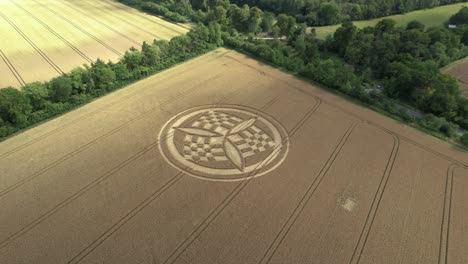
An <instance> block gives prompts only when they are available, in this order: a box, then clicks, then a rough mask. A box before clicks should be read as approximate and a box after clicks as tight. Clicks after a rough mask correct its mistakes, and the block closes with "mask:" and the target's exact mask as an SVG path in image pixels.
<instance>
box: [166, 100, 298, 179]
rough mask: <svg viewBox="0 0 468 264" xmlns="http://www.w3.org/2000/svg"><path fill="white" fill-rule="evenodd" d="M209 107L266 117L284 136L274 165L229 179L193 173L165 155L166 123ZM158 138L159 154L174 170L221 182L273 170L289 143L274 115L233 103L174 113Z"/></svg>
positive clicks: (284, 153)
mask: <svg viewBox="0 0 468 264" xmlns="http://www.w3.org/2000/svg"><path fill="white" fill-rule="evenodd" d="M210 108H226V109H231V110H241V111H245V112H248V113H251V114H256V115H258V116H260V117H262V118H264V119H266V120H267V121H268V122H270V123H272V125H273V126H274V127H275V128H276V129H277V130H278V132H279V133H280V134H281V135H282V136H283V137H284V138H283V141H282V142H281V143H282V145H283V146H282V148H281V149H280V150H279V151H278V154H276V155H275V157H274V159H273V161H272V162H274V160H275V159H278V155H279V154H280V153H281V152H283V154H282V156H281V157H280V158H279V160H277V161H276V163H275V164H274V165H272V166H271V167H270V168H268V169H266V170H264V171H261V170H262V168H263V167H261V168H260V169H256V170H255V169H254V170H253V171H252V172H254V173H253V175H250V174H248V176H247V177H239V178H230V179H223V178H218V177H210V176H206V175H198V174H195V173H193V172H191V169H190V168H188V169H187V167H185V168H182V167H181V166H179V165H177V164H175V162H174V161H172V160H171V159H170V158H168V157H167V155H166V152H165V150H163V148H162V144H165V141H166V140H167V139H168V137H167V135H166V136H165V137H164V138H163V135H162V133H163V132H164V131H166V130H167V128H168V125H169V124H171V123H173V122H174V120H177V119H178V118H180V117H181V116H184V115H186V114H188V113H191V112H194V111H198V110H203V109H206V110H209V109H210ZM158 140H159V144H158V148H159V152H160V153H161V155H162V156H163V158H164V160H165V161H166V162H167V163H168V164H169V165H171V166H172V167H173V168H175V169H176V170H179V171H182V172H184V173H185V174H187V175H189V176H191V177H195V178H198V179H202V180H208V181H221V182H237V181H245V180H249V179H252V178H257V177H260V176H263V175H265V174H267V173H269V172H271V171H273V170H275V169H276V168H277V167H279V166H280V165H281V164H282V163H283V162H284V160H285V159H286V157H287V155H288V153H289V145H290V140H289V135H288V132H287V131H286V129H285V128H284V127H283V126H282V125H281V123H280V122H279V121H278V120H276V119H275V118H274V117H272V116H270V115H269V114H266V113H264V112H262V111H259V110H257V109H254V108H250V107H246V106H242V105H233V104H220V105H218V104H212V105H201V106H196V107H192V108H189V109H187V110H184V111H182V112H180V113H178V114H176V115H175V116H173V117H172V118H170V119H169V120H168V121H167V122H166V123H165V124H164V125H163V126H162V127H161V129H160V131H159V134H158ZM258 171H261V172H260V173H256V172H258ZM241 175H242V174H239V176H241Z"/></svg>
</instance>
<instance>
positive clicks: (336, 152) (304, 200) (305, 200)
mask: <svg viewBox="0 0 468 264" xmlns="http://www.w3.org/2000/svg"><path fill="white" fill-rule="evenodd" d="M356 126H357V122H353V123H352V124H351V126H350V127H349V128H348V129H347V130H346V132H345V133H344V135H343V136H342V137H341V139H340V140H339V141H338V144H337V145H336V147H335V149H334V150H333V152H332V153H331V155H330V156H329V157H328V160H327V161H326V162H325V164H324V165H323V167H322V168H321V169H320V172H319V173H318V175H317V177H315V179H314V180H313V181H312V183H311V184H310V185H309V188H308V189H307V191H306V192H305V193H304V195H303V196H302V199H301V201H300V202H299V203H298V205H297V206H296V208H295V209H294V210H293V212H292V214H291V215H290V216H289V218H288V220H287V221H286V222H285V223H284V225H283V227H282V228H281V229H280V231H279V232H278V234H277V235H276V237H275V239H274V240H273V241H272V242H271V243H270V246H269V247H268V249H267V250H266V251H265V254H264V255H263V257H262V258H261V259H260V261H259V262H258V263H269V262H270V260H271V258H272V257H273V256H274V254H275V253H276V251H277V249H278V248H279V246H280V245H281V243H282V242H283V240H284V238H285V237H286V236H287V235H288V233H289V231H290V230H291V228H292V227H293V226H294V224H295V222H296V220H297V219H298V217H299V216H300V215H301V213H302V211H303V210H304V208H305V207H306V205H307V204H308V202H309V200H310V198H311V197H312V196H313V195H314V193H315V191H316V190H317V189H318V187H319V186H320V184H321V183H322V180H323V179H324V178H325V176H326V175H327V173H328V171H329V169H330V168H331V167H332V165H333V164H334V162H335V160H336V158H337V157H338V155H339V154H340V153H341V150H342V149H343V147H344V146H345V145H346V142H347V141H348V139H349V137H350V136H351V134H352V132H353V130H354V128H355V127H356Z"/></svg>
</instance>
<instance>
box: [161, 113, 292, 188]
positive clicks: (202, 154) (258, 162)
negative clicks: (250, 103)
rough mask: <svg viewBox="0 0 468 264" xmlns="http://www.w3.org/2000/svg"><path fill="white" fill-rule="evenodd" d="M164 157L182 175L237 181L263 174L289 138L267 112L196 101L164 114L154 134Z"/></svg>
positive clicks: (286, 146)
mask: <svg viewBox="0 0 468 264" xmlns="http://www.w3.org/2000/svg"><path fill="white" fill-rule="evenodd" d="M159 142H160V143H159V149H160V151H161V153H162V155H163V157H164V158H165V159H166V161H167V162H168V163H169V164H171V165H172V166H173V167H175V168H177V169H178V170H181V171H183V172H185V173H186V174H188V175H191V176H194V177H197V178H201V179H207V180H217V181H240V180H247V179H251V178H253V177H259V176H261V175H264V174H266V173H268V172H270V171H272V170H274V169H275V168H277V167H278V166H279V165H280V164H281V163H282V162H283V161H284V159H285V158H286V155H287V153H288V150H289V137H288V134H287V132H286V130H285V129H284V128H283V126H282V125H281V124H280V123H279V122H278V121H276V120H275V119H274V118H272V117H271V116H269V115H267V114H265V113H263V112H260V111H258V110H255V109H251V108H247V107H243V106H234V105H226V106H200V107H196V108H192V109H189V110H186V111H184V112H182V113H179V114H178V115H176V116H174V117H173V118H172V119H170V120H169V121H168V122H167V123H166V124H165V125H164V126H163V128H162V129H161V132H160V133H159Z"/></svg>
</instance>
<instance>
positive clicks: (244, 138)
mask: <svg viewBox="0 0 468 264" xmlns="http://www.w3.org/2000/svg"><path fill="white" fill-rule="evenodd" d="M229 138H230V139H231V140H232V141H233V142H234V144H236V146H237V147H238V148H239V150H240V151H241V152H242V156H243V157H244V158H247V157H250V156H253V155H255V154H257V153H261V152H264V151H266V150H267V149H269V148H272V147H274V146H275V142H274V141H273V139H272V138H271V137H270V136H269V135H267V134H266V133H265V132H264V131H262V130H261V129H260V128H258V127H257V126H255V125H253V126H251V127H249V128H248V129H246V130H244V131H242V132H240V133H238V134H236V135H232V136H229Z"/></svg>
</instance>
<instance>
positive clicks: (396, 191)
mask: <svg viewBox="0 0 468 264" xmlns="http://www.w3.org/2000/svg"><path fill="white" fill-rule="evenodd" d="M200 106H203V107H204V108H203V109H205V108H206V109H207V111H208V110H209V109H215V108H216V107H224V108H225V109H233V110H232V111H233V113H234V114H232V115H237V117H241V114H239V113H240V112H239V111H241V110H239V109H251V113H252V116H256V117H254V118H253V119H252V120H253V121H252V122H255V123H254V125H256V126H258V127H259V128H260V129H263V131H264V132H265V133H263V135H264V134H267V135H270V136H271V138H273V136H272V135H273V134H274V133H273V132H274V131H273V130H275V129H278V130H281V129H283V128H284V130H285V131H286V132H287V134H285V135H283V136H282V139H281V140H280V141H281V142H279V141H278V140H274V143H275V144H274V145H272V146H273V147H270V148H269V147H268V146H267V147H266V148H265V150H263V149H262V150H261V151H263V152H261V151H260V152H257V153H255V154H254V155H253V156H251V157H247V158H245V159H243V160H244V162H245V163H246V165H245V166H246V168H245V171H247V169H248V165H249V164H250V163H252V162H253V163H255V162H256V160H255V159H254V158H255V157H256V156H258V155H260V156H261V155H262V153H269V152H268V151H271V153H274V151H276V150H277V149H278V150H280V152H278V153H280V154H278V155H277V156H274V155H272V156H271V157H273V158H272V159H271V163H268V165H264V164H267V162H263V163H262V162H260V163H258V164H257V165H258V167H256V169H254V170H253V172H252V173H248V174H247V173H241V172H240V171H242V170H243V169H238V170H239V173H238V174H232V175H231V174H230V175H228V174H227V171H228V170H227V169H225V171H226V174H222V173H221V174H219V175H214V174H210V173H209V170H205V169H204V168H205V167H209V166H211V165H212V164H216V166H217V167H216V166H214V165H213V166H214V167H213V168H216V169H224V168H225V167H226V168H227V167H233V166H232V164H230V163H229V162H227V161H225V160H223V161H222V162H214V161H212V160H211V161H208V162H205V163H203V161H202V160H196V161H194V162H193V166H186V167H184V166H180V165H179V163H178V162H177V160H175V158H174V157H175V156H171V154H170V152H169V151H166V150H165V148H163V147H162V146H166V145H167V144H169V142H170V141H171V140H173V141H175V144H176V145H175V148H182V147H183V146H182V144H183V143H182V142H180V141H181V140H182V139H181V138H183V137H181V136H180V135H179V136H178V135H176V133H179V134H184V133H185V132H186V131H188V130H177V129H180V128H181V127H182V125H184V126H187V124H193V126H194V127H196V124H197V122H192V121H193V120H192V121H190V122H188V123H187V124H185V123H181V124H182V125H177V126H176V125H174V127H175V128H176V131H175V132H173V134H165V132H164V131H166V130H164V129H163V127H164V128H167V127H168V126H169V127H171V125H172V124H173V123H171V122H173V121H171V120H175V121H177V120H181V119H180V118H183V117H185V116H186V115H185V113H186V112H184V111H186V110H187V109H192V108H194V109H199V107H200ZM191 111H192V110H189V111H188V113H190V112H191ZM236 111H238V112H237V113H238V114H236ZM179 113H182V114H179ZM217 114H219V113H217ZM198 117H199V118H201V119H203V118H204V117H205V116H204V114H203V115H201V117H200V115H199V116H198ZM198 117H197V118H198ZM262 118H263V119H262ZM246 119H247V118H244V120H246ZM197 120H198V119H197ZM262 120H263V121H262ZM236 122H237V121H236ZM238 122H239V123H238V124H237V125H235V126H234V127H235V128H237V127H239V126H241V125H239V124H245V123H243V121H238ZM262 122H263V124H262ZM269 122H270V123H271V124H273V126H272V127H273V128H272V129H271V131H273V132H271V131H269V130H268V127H267V126H266V125H265V124H268V123H269ZM234 123H235V122H234ZM262 125H263V126H262ZM192 128H193V127H192ZM182 129H186V127H184V128H182ZM249 129H250V131H252V128H249ZM233 130H234V129H233V128H232V129H231V130H229V131H233ZM160 131H163V132H162V133H161V135H160ZM191 131H192V132H193V131H195V130H191ZM210 131H211V134H215V132H213V131H214V130H210ZM210 131H209V129H208V130H207V129H205V130H203V129H198V130H197V132H196V133H202V132H203V133H208V134H209V133H210ZM216 131H217V132H219V131H218V130H216ZM192 132H187V133H189V134H190V133H192ZM193 133H195V132H193ZM219 133H221V132H219ZM229 133H230V132H229ZM229 133H228V134H226V135H225V140H226V138H229V137H230V136H229ZM211 134H210V135H211ZM260 134H262V133H260ZM260 134H259V135H260ZM218 136H219V135H216V136H215V137H218ZM257 136H258V135H257ZM190 137H191V136H190ZM190 137H189V138H190ZM223 137H224V136H223ZM232 138H234V136H232ZM260 141H261V140H260ZM223 142H225V141H223ZM265 142H266V141H265ZM269 142H271V141H269ZM257 143H258V141H257ZM280 143H281V144H280ZM287 147H288V148H287ZM225 149H226V148H225ZM184 151H185V150H184ZM204 151H205V150H203V149H198V150H197V151H196V152H197V153H193V152H192V153H191V154H190V155H194V156H197V155H201V156H203V155H204V154H203V155H202V154H200V153H203V152H204ZM168 153H169V154H168ZM180 153H182V152H180ZM183 153H185V152H183ZM246 153H247V152H242V151H241V156H242V155H246ZM226 154H227V153H226ZM190 155H187V156H184V157H185V158H189V156H190ZM232 155H233V154H231V156H230V155H227V157H228V160H229V159H230V160H231V161H232V163H233V164H236V162H235V161H236V158H235V155H234V156H232ZM190 157H191V156H190ZM222 157H223V158H224V156H222ZM268 157H270V156H268ZM282 157H284V159H283V160H282V159H281V158H282ZM198 158H199V157H198ZM268 161H270V160H268ZM184 162H185V161H184ZM249 162H250V163H249ZM189 164H190V161H189ZM200 164H202V165H203V166H205V167H203V166H202V168H201V169H199V170H197V169H196V166H195V165H200ZM275 164H277V165H278V166H277V167H274V166H273V165H275ZM466 164H468V155H466V154H465V153H462V152H460V151H458V150H455V149H453V148H452V147H450V146H449V145H446V144H445V143H442V142H440V141H437V140H435V139H433V138H431V137H428V136H425V135H422V134H420V133H417V132H416V131H414V130H412V129H410V128H406V127H403V126H401V125H398V124H396V123H394V122H393V121H391V120H388V119H386V118H384V117H382V116H380V115H378V114H376V113H373V112H371V111H369V110H366V109H364V108H361V107H358V106H356V105H353V104H351V103H349V102H346V101H344V100H343V99H340V98H337V97H336V96H334V95H332V94H329V93H327V92H326V91H323V90H320V89H318V88H315V87H313V86H311V85H308V84H306V83H304V82H302V81H300V80H297V79H294V78H292V77H291V76H289V75H287V74H284V73H281V72H279V71H278V70H275V69H272V68H270V67H268V66H265V65H262V64H261V63H259V62H257V61H255V60H252V59H249V58H247V57H245V56H243V55H240V54H238V53H235V52H233V51H227V50H224V49H219V50H217V51H215V52H212V53H209V54H207V55H205V56H202V57H200V58H197V59H195V60H192V61H190V62H188V63H185V64H183V65H180V66H177V67H175V68H173V69H170V70H167V71H165V72H162V73H160V74H158V75H156V76H153V77H150V78H148V79H145V80H143V81H141V82H138V83H135V84H133V85H131V86H129V87H127V88H125V89H122V90H119V91H117V92H115V93H113V94H110V95H108V96H106V97H104V98H100V99H98V100H96V101H94V102H92V103H90V104H88V105H86V106H84V107H82V108H80V109H78V110H76V111H73V112H71V113H68V114H66V115H64V116H61V117H59V118H57V119H54V120H52V121H50V122H48V123H45V124H43V125H40V126H38V127H36V128H33V129H31V130H28V131H26V132H24V133H22V134H20V135H18V136H15V137H13V138H11V139H9V140H7V141H4V142H2V143H0V167H1V168H2V172H1V173H2V174H1V175H0V176H1V177H0V178H1V179H2V181H0V208H1V210H2V211H1V214H0V223H2V225H1V227H0V263H2V264H3V263H8V264H9V263H12V264H13V263H47V264H52V263H125V264H129V263H203V264H206V263H333V264H335V263H336V264H340V263H366V264H375V263H379V264H381V263H382V264H385V263H389V264H390V263H408V264H414V263H420V264H428V263H434V264H436V263H437V264H439V263H451V264H452V263H453V264H455V263H457V264H458V263H467V262H468V252H467V250H466V248H467V246H468V233H467V232H466V229H467V228H466V226H467V225H468V214H467V213H468V211H467V206H466V205H465V204H466V203H465V201H466V199H467V198H468V197H467V195H466V192H465V191H464V190H465V189H466V188H465V187H466V186H468V185H467V183H468V181H467V177H468V175H467V174H468V171H467V170H466V167H465V166H466ZM223 166H224V167H223ZM262 166H264V167H265V168H267V167H268V166H270V167H274V168H273V169H272V170H271V171H268V172H267V173H265V174H264V175H262V176H261V177H254V176H255V175H256V174H259V175H260V173H262V172H264V171H266V169H265V170H262V168H263V167H262ZM231 171H235V169H231Z"/></svg>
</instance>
